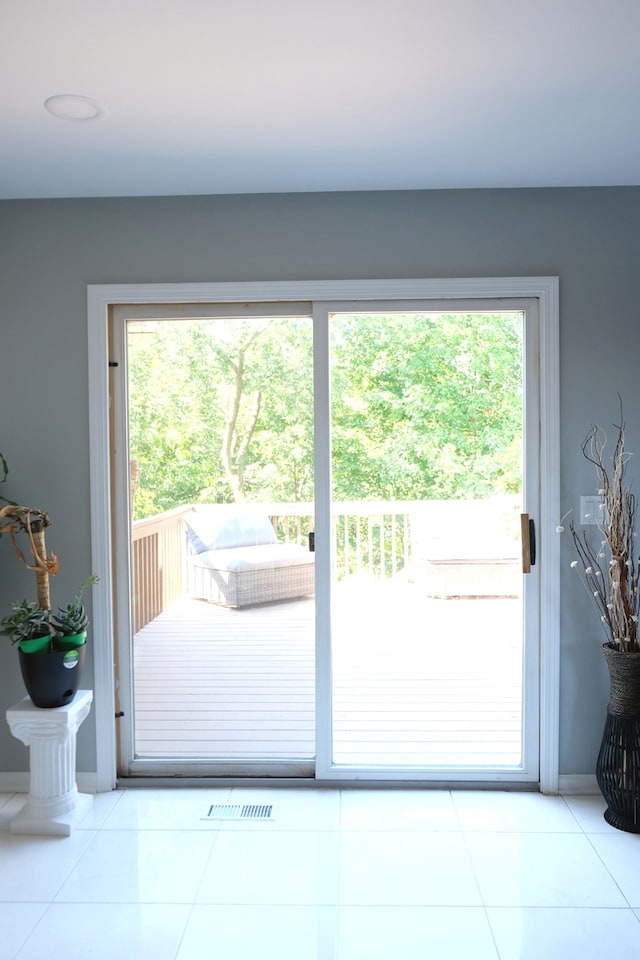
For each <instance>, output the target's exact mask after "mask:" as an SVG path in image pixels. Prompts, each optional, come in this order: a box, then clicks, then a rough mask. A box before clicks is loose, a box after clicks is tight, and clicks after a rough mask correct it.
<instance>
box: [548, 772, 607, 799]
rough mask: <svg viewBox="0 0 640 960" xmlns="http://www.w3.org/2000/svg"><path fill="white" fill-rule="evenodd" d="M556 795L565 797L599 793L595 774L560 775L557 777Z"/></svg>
mask: <svg viewBox="0 0 640 960" xmlns="http://www.w3.org/2000/svg"><path fill="white" fill-rule="evenodd" d="M558 793H561V794H562V793H564V794H566V795H567V796H575V795H576V794H587V793H589V794H591V793H600V788H599V787H598V781H597V780H596V775H595V773H561V774H560V776H559V777H558Z"/></svg>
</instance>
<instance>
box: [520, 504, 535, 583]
mask: <svg viewBox="0 0 640 960" xmlns="http://www.w3.org/2000/svg"><path fill="white" fill-rule="evenodd" d="M520 535H521V536H520V539H521V542H522V572H523V573H531V567H533V566H535V562H536V525H535V521H534V520H532V519H531V518H530V517H529V514H528V513H521V514H520Z"/></svg>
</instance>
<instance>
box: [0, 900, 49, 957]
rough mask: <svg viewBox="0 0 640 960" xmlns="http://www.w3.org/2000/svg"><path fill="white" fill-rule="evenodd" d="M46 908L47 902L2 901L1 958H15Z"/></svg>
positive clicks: (0, 916) (0, 904)
mask: <svg viewBox="0 0 640 960" xmlns="http://www.w3.org/2000/svg"><path fill="white" fill-rule="evenodd" d="M46 909H47V904H46V903H0V931H1V933H0V960H14V957H15V955H16V953H17V952H18V950H19V949H20V947H21V946H22V944H23V943H24V942H25V940H26V939H27V937H28V936H29V934H30V933H31V931H32V930H33V929H34V927H35V926H36V924H37V923H38V921H39V920H40V917H41V916H42V914H43V913H44V912H45V910H46ZM42 956H46V954H42Z"/></svg>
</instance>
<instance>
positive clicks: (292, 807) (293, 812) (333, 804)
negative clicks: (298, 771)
mask: <svg viewBox="0 0 640 960" xmlns="http://www.w3.org/2000/svg"><path fill="white" fill-rule="evenodd" d="M229 803H231V804H270V805H271V806H272V807H273V810H272V815H271V818H270V819H269V821H268V822H265V821H261V820H254V821H251V820H224V821H219V827H220V829H221V830H242V831H244V830H264V828H265V826H266V827H267V828H272V829H274V830H337V829H338V828H339V826H340V791H339V790H331V789H326V790H324V789H323V790H311V789H308V788H306V787H300V788H298V789H296V788H295V787H288V788H274V787H271V788H268V787H267V788H262V789H261V788H259V787H255V788H247V787H235V788H234V789H233V790H232V791H231V796H230V798H229Z"/></svg>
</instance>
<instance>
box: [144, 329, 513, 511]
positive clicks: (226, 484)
mask: <svg viewBox="0 0 640 960" xmlns="http://www.w3.org/2000/svg"><path fill="white" fill-rule="evenodd" d="M134 330H135V332H132V333H130V335H129V347H128V352H129V362H128V366H129V430H130V437H129V443H130V455H131V459H132V461H134V462H135V464H136V466H137V468H138V469H139V481H138V483H137V489H136V496H135V517H142V516H148V515H150V514H153V513H159V512H162V511H164V510H167V509H170V508H171V507H174V506H179V505H182V504H186V503H193V502H202V501H206V502H230V501H234V500H245V499H246V500H262V501H271V500H280V501H305V500H307V501H308V500H311V499H313V369H312V326H311V320H310V318H307V317H304V318H286V319H285V318H266V319H265V318H262V319H255V320H254V319H243V320H239V319H232V320H224V319H215V320H213V319H212V320H171V321H158V322H157V323H147V324H145V323H141V324H136V326H135V327H134ZM330 343H331V409H332V424H331V431H332V466H333V495H334V496H335V497H336V498H337V499H340V500H351V499H392V498H393V499H419V498H429V499H439V498H459V497H484V496H488V495H491V494H492V493H496V492H517V491H518V490H519V489H520V476H521V440H520V438H521V433H522V412H521V408H522V346H521V343H522V315H521V314H520V313H517V312H510V313H503V314H487V313H474V314H436V313H424V314H416V313H412V314H399V313H392V314H367V315H362V314H336V315H335V316H333V317H332V318H331V329H330Z"/></svg>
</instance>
